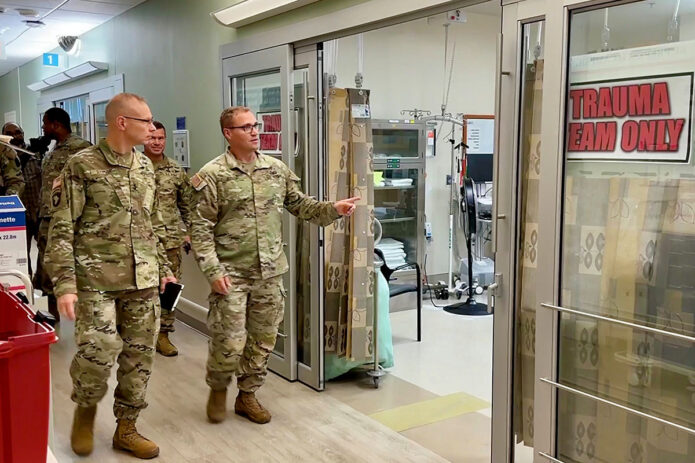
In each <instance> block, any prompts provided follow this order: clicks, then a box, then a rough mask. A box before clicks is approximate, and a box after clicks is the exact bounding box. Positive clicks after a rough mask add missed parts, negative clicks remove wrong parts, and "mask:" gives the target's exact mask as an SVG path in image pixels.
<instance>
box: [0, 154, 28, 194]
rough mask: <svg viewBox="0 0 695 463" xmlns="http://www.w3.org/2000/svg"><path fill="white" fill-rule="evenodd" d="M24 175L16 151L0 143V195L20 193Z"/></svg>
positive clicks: (22, 188) (22, 187)
mask: <svg viewBox="0 0 695 463" xmlns="http://www.w3.org/2000/svg"><path fill="white" fill-rule="evenodd" d="M23 191H24V177H23V176H22V168H21V167H20V165H19V159H18V158H17V152H16V151H15V150H13V149H12V148H10V147H9V146H5V145H0V196H10V195H17V196H19V195H21V194H22V192H23Z"/></svg>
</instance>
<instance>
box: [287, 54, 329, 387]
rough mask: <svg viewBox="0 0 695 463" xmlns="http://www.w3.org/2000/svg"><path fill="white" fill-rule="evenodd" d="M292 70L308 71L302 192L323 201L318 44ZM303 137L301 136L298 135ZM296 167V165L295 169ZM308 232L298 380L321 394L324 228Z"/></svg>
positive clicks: (311, 226)
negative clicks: (305, 330)
mask: <svg viewBox="0 0 695 463" xmlns="http://www.w3.org/2000/svg"><path fill="white" fill-rule="evenodd" d="M294 69H295V70H296V69H307V70H308V80H307V88H306V94H305V95H304V98H305V100H304V107H305V111H306V112H307V119H306V128H307V133H306V134H303V135H304V137H305V144H304V146H305V150H306V152H305V162H304V164H305V165H304V171H303V172H302V175H303V178H304V179H305V180H306V181H305V191H304V192H305V193H306V194H308V195H310V196H313V197H314V198H318V199H323V198H324V196H325V191H326V189H325V181H324V180H325V179H324V175H323V174H324V172H323V169H324V165H325V158H324V151H323V150H324V141H325V138H324V133H323V122H324V115H323V108H324V102H323V50H321V47H320V46H319V44H315V45H310V46H307V47H303V48H301V49H296V50H295V51H294ZM298 136H302V134H298ZM295 167H296V166H295ZM307 228H308V229H309V230H310V236H309V246H310V249H311V254H310V256H311V257H310V268H311V270H310V275H311V283H312V284H311V295H310V300H311V304H310V307H311V315H310V319H311V327H310V329H311V332H310V339H311V344H310V346H311V349H310V359H311V365H306V364H304V363H303V362H302V361H301V359H298V360H297V379H299V381H301V382H302V383H304V384H306V385H307V386H310V387H312V388H313V389H316V390H317V391H322V390H324V388H325V375H324V368H325V365H324V356H325V355H324V354H325V353H324V349H323V324H324V297H323V285H324V272H323V268H324V260H325V256H324V249H325V248H324V244H323V243H324V229H323V227H319V226H318V225H314V224H309V223H307Z"/></svg>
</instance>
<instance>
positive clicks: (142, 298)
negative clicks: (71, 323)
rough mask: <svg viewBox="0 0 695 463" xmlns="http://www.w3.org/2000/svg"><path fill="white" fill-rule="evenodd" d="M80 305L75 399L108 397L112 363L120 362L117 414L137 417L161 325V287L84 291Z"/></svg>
mask: <svg viewBox="0 0 695 463" xmlns="http://www.w3.org/2000/svg"><path fill="white" fill-rule="evenodd" d="M78 298H79V301H78V303H77V309H76V321H75V343H76V344H77V353H76V354H75V357H74V358H73V360H72V365H71V366H70V376H71V377H72V384H73V389H72V401H73V402H75V403H76V404H78V405H80V406H82V407H88V406H92V405H96V404H97V403H98V402H99V401H100V400H101V399H102V398H103V397H104V395H106V391H107V390H108V384H107V381H108V379H109V376H110V373H111V367H113V364H114V363H115V362H116V360H118V372H117V378H118V385H117V386H116V390H115V391H114V398H115V400H114V404H113V413H114V415H115V416H116V418H117V419H137V416H138V414H139V412H140V410H142V409H143V408H145V407H147V402H145V391H146V390H147V381H148V380H149V378H150V374H151V372H152V364H153V362H154V352H155V350H154V347H155V340H156V337H157V330H158V329H159V313H160V307H159V292H158V288H147V289H140V290H137V289H135V290H125V291H108V292H107V291H79V292H78Z"/></svg>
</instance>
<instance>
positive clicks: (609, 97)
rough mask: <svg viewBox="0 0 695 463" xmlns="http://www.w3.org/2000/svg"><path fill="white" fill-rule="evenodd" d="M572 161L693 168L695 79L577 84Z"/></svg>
mask: <svg viewBox="0 0 695 463" xmlns="http://www.w3.org/2000/svg"><path fill="white" fill-rule="evenodd" d="M567 110H568V121H569V123H568V127H567V158H568V159H569V160H603V161H633V162H640V161H651V162H684V163H685V162H688V161H689V159H690V149H691V148H690V143H691V140H690V139H691V135H692V126H691V124H692V115H693V73H692V72H688V73H679V74H668V75H660V76H650V77H638V78H631V79H617V80H604V81H597V82H583V83H576V84H572V85H571V87H570V93H569V101H568V108H567Z"/></svg>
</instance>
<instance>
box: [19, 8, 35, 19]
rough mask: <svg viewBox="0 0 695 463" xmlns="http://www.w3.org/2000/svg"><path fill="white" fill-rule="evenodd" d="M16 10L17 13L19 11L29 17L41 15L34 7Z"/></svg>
mask: <svg viewBox="0 0 695 463" xmlns="http://www.w3.org/2000/svg"><path fill="white" fill-rule="evenodd" d="M14 10H15V11H16V12H17V13H19V14H20V15H21V16H25V17H27V18H38V17H39V12H38V11H36V10H34V9H32V8H15V9H14Z"/></svg>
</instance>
